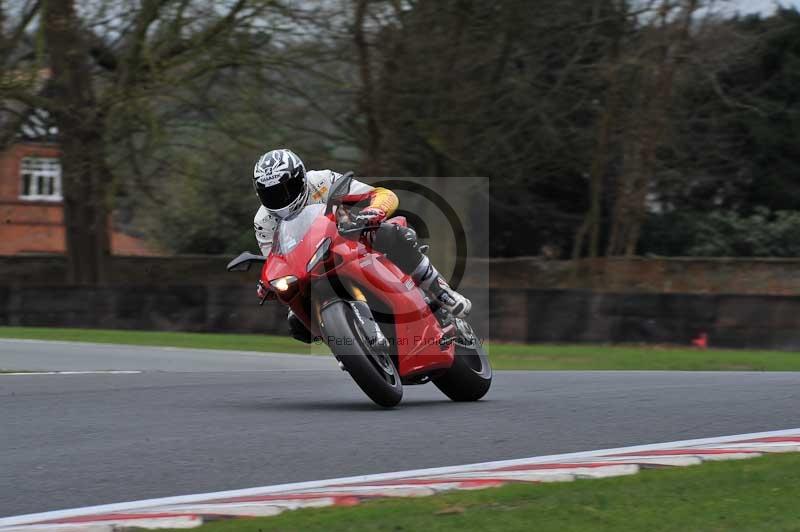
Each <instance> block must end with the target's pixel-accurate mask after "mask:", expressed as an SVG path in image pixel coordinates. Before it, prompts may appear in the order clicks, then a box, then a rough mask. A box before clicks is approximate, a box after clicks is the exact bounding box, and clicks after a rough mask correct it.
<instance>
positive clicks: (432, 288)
mask: <svg viewBox="0 0 800 532" xmlns="http://www.w3.org/2000/svg"><path fill="white" fill-rule="evenodd" d="M411 278H412V279H413V280H414V282H415V283H417V286H419V287H420V288H421V289H422V290H423V291H424V292H425V293H426V294H427V295H428V296H430V297H431V298H432V299H434V300H435V301H437V302H438V303H439V304H440V305H441V306H442V307H444V308H445V309H447V310H448V311H449V312H450V314H452V315H453V316H455V317H456V318H466V317H467V315H468V314H469V311H470V310H472V302H471V301H470V300H469V299H467V298H466V297H464V296H462V295H461V294H459V293H458V292H456V291H455V290H453V289H452V288H450V285H448V284H447V281H445V280H444V277H442V275H441V274H440V273H439V272H438V271H437V270H436V268H434V266H433V264H431V261H430V260H428V257H423V259H422V262H420V263H419V265H418V266H417V267H416V269H414V271H413V272H412V273H411Z"/></svg>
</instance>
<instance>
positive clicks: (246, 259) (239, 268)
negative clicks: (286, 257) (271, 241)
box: [227, 251, 267, 272]
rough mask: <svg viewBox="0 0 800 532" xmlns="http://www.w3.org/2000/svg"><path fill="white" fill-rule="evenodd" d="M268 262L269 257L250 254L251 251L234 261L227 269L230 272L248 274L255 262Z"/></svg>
mask: <svg viewBox="0 0 800 532" xmlns="http://www.w3.org/2000/svg"><path fill="white" fill-rule="evenodd" d="M266 261H267V257H265V256H263V255H256V254H254V253H250V252H249V251H245V252H244V253H242V254H241V255H239V256H238V257H236V258H235V259H233V260H232V261H230V262H229V263H228V266H227V269H228V271H229V272H247V271H250V265H251V264H252V263H254V262H260V263H262V264H263V263H264V262H266Z"/></svg>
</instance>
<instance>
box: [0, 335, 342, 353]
mask: <svg viewBox="0 0 800 532" xmlns="http://www.w3.org/2000/svg"><path fill="white" fill-rule="evenodd" d="M2 343H27V344H45V345H67V346H84V347H107V348H120V349H147V350H157V351H204V352H215V353H218V352H224V353H234V354H237V355H249V356H260V357H277V358H285V357H294V356H304V357H308V356H311V357H327V356H330V355H326V354H325V353H280V352H276V351H247V350H240V349H212V348H207V347H177V346H170V345H146V344H122V343H120V344H115V343H110V342H81V341H78V340H34V339H32V338H0V344H2Z"/></svg>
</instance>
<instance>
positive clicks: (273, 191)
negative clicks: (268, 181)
mask: <svg viewBox="0 0 800 532" xmlns="http://www.w3.org/2000/svg"><path fill="white" fill-rule="evenodd" d="M302 192H303V179H302V178H299V177H292V178H289V179H287V180H286V181H284V182H282V183H278V184H277V185H273V186H271V187H264V186H261V185H260V184H259V185H256V194H258V199H260V200H261V204H262V205H263V206H264V207H266V208H267V209H282V208H284V207H286V206H288V205H289V204H290V203H292V202H293V201H294V200H296V199H297V197H298V196H299V195H300V194H302Z"/></svg>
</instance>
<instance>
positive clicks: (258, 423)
mask: <svg viewBox="0 0 800 532" xmlns="http://www.w3.org/2000/svg"><path fill="white" fill-rule="evenodd" d="M0 368H2V369H5V370H15V369H17V370H23V369H24V370H68V371H91V370H141V371H142V373H138V374H116V375H115V374H86V375H79V374H77V375H22V376H17V375H0V516H9V515H15V514H21V513H29V512H39V511H45V510H54V509H60V508H69V507H76V506H86V505H93V504H102V503H111V502H119V501H127V500H134V499H143V498H152V497H162V496H169V495H180V494H188V493H198V492H206V491H217V490H225V489H234V488H246V487H251V486H259V485H267V484H275V483H282V482H291V481H303V480H314V479H322V478H329V477H339V476H348V475H356V474H366V473H379V472H386V471H394V470H403V469H415V468H422V467H434V466H446V465H456V464H463V463H470V462H482V461H488V460H500V459H511V458H521V457H527V456H535V455H542V454H554V453H566V452H573V451H583V450H591V449H600V448H609V447H619V446H625V445H635V444H646V443H654V442H660V441H673V440H681V439H690V438H702V437H712V436H719V435H726V434H740V433H746V432H758V431H767V430H777V429H784V428H793V427H800V373H743V372H742V373H681V372H517V371H510V372H498V373H497V374H496V376H495V382H494V385H493V387H492V390H491V392H490V393H489V395H488V396H487V398H486V399H485V400H484V401H481V402H479V403H475V404H456V403H451V402H449V401H447V400H446V399H445V398H444V396H442V395H441V394H440V393H439V392H438V390H436V389H435V388H434V387H433V386H431V385H427V386H422V387H408V388H406V395H405V398H404V400H403V403H402V406H401V407H400V408H397V409H394V410H390V411H383V410H379V409H377V408H374V407H373V406H372V405H371V403H370V402H369V401H368V400H367V399H366V397H364V396H363V395H362V394H361V392H360V391H358V390H357V389H356V387H355V385H354V384H353V383H352V382H351V381H350V379H349V378H348V376H347V375H346V374H345V373H342V372H341V371H339V370H338V368H337V367H336V364H335V363H334V361H333V360H332V359H329V358H327V357H310V356H289V355H263V354H254V353H240V352H226V351H203V350H180V349H164V348H145V347H125V346H106V345H91V344H70V343H61V342H32V341H7V340H0Z"/></svg>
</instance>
